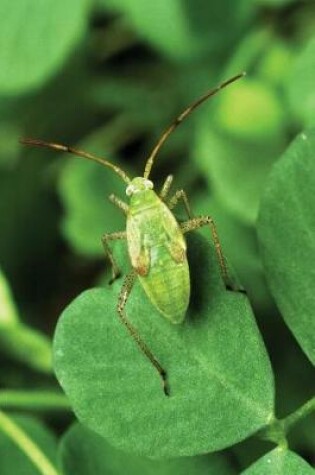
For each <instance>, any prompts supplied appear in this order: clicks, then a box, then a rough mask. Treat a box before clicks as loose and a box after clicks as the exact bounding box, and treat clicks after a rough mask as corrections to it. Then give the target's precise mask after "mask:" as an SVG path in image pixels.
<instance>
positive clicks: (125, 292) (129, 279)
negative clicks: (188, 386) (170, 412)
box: [117, 271, 169, 396]
mask: <svg viewBox="0 0 315 475" xmlns="http://www.w3.org/2000/svg"><path fill="white" fill-rule="evenodd" d="M136 277H137V274H136V272H135V271H131V272H130V273H129V274H127V275H126V277H125V279H124V283H123V286H122V288H121V291H120V294H119V298H118V305H117V311H118V315H119V317H120V320H121V322H122V323H123V324H124V325H125V327H126V328H127V330H128V332H129V334H130V336H131V337H132V338H133V339H134V340H135V342H136V343H137V345H138V347H139V348H140V350H141V351H142V353H144V355H145V356H146V357H147V358H148V359H149V360H150V362H151V363H152V365H153V366H154V368H155V369H156V370H157V372H158V373H159V375H160V377H161V380H162V386H163V391H164V394H165V396H169V388H168V385H167V379H166V371H165V370H164V369H163V368H162V366H161V365H160V363H159V362H158V360H157V359H156V358H155V356H154V355H153V353H152V352H151V351H150V350H149V348H148V347H147V345H146V344H145V343H144V341H143V340H142V339H141V337H140V335H139V333H138V332H137V330H136V329H135V328H134V326H133V325H132V324H131V323H130V322H129V320H128V319H127V317H126V315H125V313H124V308H125V305H126V303H127V300H128V297H129V295H130V293H131V290H132V287H133V285H134V282H135V280H136Z"/></svg>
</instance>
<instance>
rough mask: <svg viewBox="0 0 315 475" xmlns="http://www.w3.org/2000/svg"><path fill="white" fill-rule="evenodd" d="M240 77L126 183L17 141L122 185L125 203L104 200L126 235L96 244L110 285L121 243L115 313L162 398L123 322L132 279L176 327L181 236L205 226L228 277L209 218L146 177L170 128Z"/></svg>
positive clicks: (183, 299)
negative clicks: (126, 269) (116, 245)
mask: <svg viewBox="0 0 315 475" xmlns="http://www.w3.org/2000/svg"><path fill="white" fill-rule="evenodd" d="M244 75H245V73H240V74H238V75H236V76H233V77H232V78H230V79H228V80H227V81H225V82H223V83H221V84H220V85H219V86H217V87H216V88H214V89H211V90H210V91H208V92H207V93H206V94H204V95H203V96H201V97H200V98H199V99H198V100H197V101H195V102H193V103H192V104H191V105H190V106H189V107H188V108H187V109H185V110H184V112H182V113H181V114H180V115H179V116H178V117H177V118H176V119H175V121H174V122H173V123H172V124H171V125H170V126H169V127H168V128H167V129H166V130H165V131H164V133H163V134H162V136H161V137H160V139H159V140H158V142H157V144H156V145H155V147H154V148H153V150H152V152H151V154H150V156H149V158H148V159H147V162H146V165H145V169H144V174H143V177H136V178H133V179H131V178H129V176H128V175H127V174H126V173H125V172H124V171H123V170H122V169H121V168H119V167H118V166H116V165H114V164H113V163H110V162H109V161H107V160H105V159H103V158H99V157H96V156H95V155H92V154H90V153H87V152H84V151H82V150H77V149H75V148H73V147H68V146H66V145H61V144H56V143H49V142H44V141H42V140H36V139H29V138H27V139H23V140H21V143H23V144H25V145H33V146H40V147H47V148H50V149H53V150H57V151H60V152H68V153H71V154H74V155H77V156H79V157H83V158H86V159H88V160H93V161H95V162H98V163H100V164H101V165H103V166H106V167H109V168H111V169H112V170H113V171H114V172H115V173H117V174H118V175H119V176H120V178H121V179H122V180H123V181H124V182H125V183H126V185H127V188H126V194H127V196H128V197H129V200H130V201H129V204H127V203H125V202H124V201H122V200H121V199H120V198H118V197H116V196H115V195H110V197H109V199H110V201H111V202H112V203H113V204H114V205H116V206H117V207H118V208H119V209H120V210H121V211H122V212H123V213H124V214H125V215H126V219H127V225H126V230H125V231H119V232H114V233H111V234H104V236H103V237H102V242H103V246H104V250H105V252H106V254H107V256H108V258H109V261H110V263H111V267H112V281H114V280H115V279H116V278H117V277H118V276H119V274H120V272H119V269H118V266H117V264H116V262H115V259H114V256H113V253H112V250H111V248H110V245H109V243H110V241H113V240H118V239H120V240H127V245H128V252H129V256H130V261H131V265H132V271H131V272H130V273H129V274H127V275H126V276H125V278H124V281H123V285H122V288H121V291H120V294H119V298H118V304H117V312H118V315H119V317H120V320H121V322H122V323H123V324H124V325H125V327H126V328H127V330H128V332H129V334H130V335H131V337H132V338H133V339H134V340H135V342H136V343H137V345H138V346H139V348H140V349H141V351H142V352H143V353H144V355H145V356H146V357H147V358H148V359H149V360H150V362H151V363H152V365H153V366H154V368H155V369H156V370H157V372H158V373H159V375H160V378H161V380H162V384H163V390H164V393H165V395H167V396H168V395H169V388H168V384H167V375H166V371H165V369H164V368H163V367H162V366H161V364H160V363H159V361H158V360H157V358H156V357H155V356H154V355H153V353H152V352H151V350H150V349H149V348H148V346H147V345H146V343H145V342H144V341H143V340H142V339H141V337H140V335H139V333H138V331H137V330H136V329H135V328H134V326H133V325H132V324H131V323H130V322H129V320H128V319H127V317H126V315H125V312H124V309H125V306H126V303H127V300H128V297H129V295H130V293H131V290H132V287H133V285H134V282H135V280H136V278H137V277H138V279H139V281H140V283H141V285H142V287H143V288H144V290H145V292H146V294H147V296H148V298H149V299H150V301H151V302H152V304H153V305H154V306H155V307H156V308H157V309H158V311H159V312H160V313H161V314H162V315H163V316H164V317H165V318H167V319H168V320H169V321H170V322H171V323H173V324H179V323H181V322H182V321H183V320H184V318H185V314H186V310H187V307H188V304H189V298H190V278H189V266H188V262H187V257H186V242H185V237H184V235H185V234H186V233H188V232H189V231H193V230H195V229H198V228H200V227H202V226H209V227H210V230H211V234H212V239H213V241H214V244H215V250H216V254H217V258H218V262H219V265H220V269H221V274H222V277H223V280H224V282H225V285H226V287H227V288H229V277H228V272H227V267H226V264H225V259H224V256H223V252H222V249H221V244H220V241H219V238H218V234H217V231H216V226H215V223H214V221H213V219H212V218H211V216H200V217H193V216H192V214H191V211H190V206H189V202H188V199H187V196H186V194H185V192H184V190H178V191H176V193H175V194H174V195H173V196H172V197H171V198H170V199H168V194H169V191H170V187H171V184H172V181H173V176H172V175H169V176H167V178H166V180H165V182H164V184H163V186H162V189H161V191H160V192H159V193H156V192H155V191H153V182H152V181H151V180H149V176H150V173H151V169H152V166H153V164H154V160H155V158H156V156H157V154H158V152H159V151H160V149H161V147H162V145H163V144H164V142H165V141H166V140H167V138H168V137H169V136H170V134H171V133H172V132H173V131H174V130H175V129H176V127H177V126H178V125H179V124H180V123H181V122H182V121H183V120H184V119H185V118H186V117H187V116H188V115H189V114H190V113H191V112H192V111H193V110H194V109H196V108H197V107H198V106H199V105H200V104H202V103H203V102H205V101H206V100H207V99H209V98H210V97H212V96H214V95H215V94H217V93H218V92H219V91H221V90H222V89H223V88H225V87H226V86H228V85H229V84H232V83H233V82H234V81H236V80H238V79H240V78H242V77H243V76H244ZM180 200H182V202H183V204H184V207H185V210H186V213H187V215H188V220H187V221H185V222H183V223H179V222H178V221H177V220H176V218H175V216H174V215H173V213H172V210H173V208H174V207H175V206H176V205H177V203H178V202H179V201H180Z"/></svg>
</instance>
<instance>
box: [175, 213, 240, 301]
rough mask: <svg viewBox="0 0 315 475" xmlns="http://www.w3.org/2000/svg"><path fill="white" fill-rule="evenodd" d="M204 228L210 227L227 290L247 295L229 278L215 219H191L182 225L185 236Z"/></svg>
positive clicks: (202, 217) (204, 217)
mask: <svg viewBox="0 0 315 475" xmlns="http://www.w3.org/2000/svg"><path fill="white" fill-rule="evenodd" d="M202 226H209V227H210V230H211V235H212V240H213V242H214V247H215V251H216V255H217V259H218V262H219V266H220V270H221V275H222V279H223V282H224V284H225V287H226V289H227V290H234V291H237V292H242V293H245V291H244V290H243V289H240V288H239V287H237V286H235V284H233V283H232V282H233V281H232V279H231V278H230V276H229V273H228V270H227V265H226V261H225V258H224V254H223V251H222V247H221V243H220V240H219V236H218V232H217V228H216V225H215V222H214V220H213V218H212V217H211V216H199V217H197V218H193V219H190V220H189V221H186V222H184V223H182V224H181V229H182V231H183V233H184V234H185V233H188V232H189V231H194V230H195V229H199V228H201V227H202Z"/></svg>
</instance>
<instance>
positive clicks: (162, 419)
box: [54, 235, 273, 458]
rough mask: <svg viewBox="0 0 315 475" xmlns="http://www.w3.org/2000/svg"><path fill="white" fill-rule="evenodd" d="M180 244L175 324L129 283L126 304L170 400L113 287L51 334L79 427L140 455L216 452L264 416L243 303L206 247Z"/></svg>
mask: <svg viewBox="0 0 315 475" xmlns="http://www.w3.org/2000/svg"><path fill="white" fill-rule="evenodd" d="M197 238H198V239H197ZM188 247H189V262H190V267H191V278H192V295H191V300H190V308H189V311H188V313H187V316H186V320H185V322H184V323H183V324H182V325H179V326H172V325H171V324H170V323H169V322H168V321H166V320H165V319H163V317H161V315H160V314H159V313H158V312H157V311H156V310H155V309H154V308H153V306H152V304H151V303H150V301H149V300H148V298H147V297H146V296H145V295H144V292H143V290H142V289H141V287H140V285H139V284H138V283H137V284H136V285H135V288H134V289H133V292H132V295H131V297H130V301H128V305H127V314H128V316H129V317H130V320H131V321H132V323H133V324H134V326H135V327H136V328H137V329H138V330H139V332H140V334H141V336H142V338H143V339H144V341H145V342H146V343H147V345H148V346H149V347H150V348H151V350H152V351H153V353H154V355H155V356H156V358H158V360H159V361H160V363H161V364H162V365H163V366H164V367H165V368H166V370H167V374H168V378H169V385H170V388H171V389H170V390H171V396H170V397H166V396H165V395H164V393H163V391H162V388H161V381H160V378H159V376H158V374H157V372H156V370H155V368H154V367H153V366H152V365H151V364H150V362H149V361H148V360H147V359H146V358H145V357H144V356H143V354H142V353H140V351H139V350H138V348H137V345H136V344H135V342H134V341H133V340H132V339H131V338H130V337H129V335H128V333H127V332H126V329H125V328H124V327H123V326H122V324H121V323H120V321H119V319H118V318H117V314H116V305H117V298H118V292H119V290H120V287H121V281H120V282H117V283H115V285H113V286H110V287H107V288H106V289H94V290H90V291H87V292H85V293H83V294H82V295H81V296H79V297H78V298H77V299H76V300H75V301H74V302H73V303H72V304H70V306H69V307H68V308H67V309H66V310H65V311H64V313H63V315H62V316H61V318H60V320H59V322H58V325H57V329H56V333H55V337H54V367H55V371H56V374H57V377H58V380H59V382H60V384H61V385H62V387H63V388H64V390H65V392H66V394H67V395H68V397H69V399H70V402H71V403H72V405H73V409H74V411H75V413H76V415H77V416H78V418H79V420H80V421H81V422H82V423H83V424H85V425H87V426H88V427H89V428H91V429H93V430H94V431H95V432H97V433H98V434H100V435H102V436H104V437H106V438H107V439H108V440H109V442H110V443H111V444H113V445H114V446H116V447H117V448H121V449H124V450H127V451H130V452H133V453H137V454H139V455H146V456H150V457H155V458H159V457H176V456H184V455H196V454H200V453H204V452H209V451H214V450H219V449H222V448H224V447H226V446H229V445H231V444H234V443H236V442H237V441H240V440H242V439H244V438H245V437H247V436H248V435H250V434H252V433H253V432H255V431H257V430H258V429H259V428H260V427H262V426H263V425H265V424H267V423H268V421H269V420H270V418H271V417H272V414H273V376H272V372H271V368H270V363H269V360H268V357H267V354H266V351H265V348H264V346H263V343H262V340H261V337H260V334H259V332H258V329H257V327H256V324H255V322H254V319H253V315H252V312H251V309H250V307H249V304H248V301H247V298H246V297H245V296H244V295H243V294H240V293H235V292H229V291H226V290H225V287H224V286H223V284H222V281H221V279H220V276H219V270H218V265H217V261H216V257H215V255H214V250H213V247H212V246H210V245H209V243H208V241H206V240H205V239H204V238H203V239H201V238H200V237H198V236H195V235H192V236H190V237H189V240H188ZM192 428H193V430H192Z"/></svg>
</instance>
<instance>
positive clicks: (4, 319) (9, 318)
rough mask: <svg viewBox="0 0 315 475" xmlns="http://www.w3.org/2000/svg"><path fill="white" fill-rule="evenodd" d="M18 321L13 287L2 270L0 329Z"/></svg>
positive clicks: (0, 280) (0, 272) (0, 279)
mask: <svg viewBox="0 0 315 475" xmlns="http://www.w3.org/2000/svg"><path fill="white" fill-rule="evenodd" d="M18 321H19V316H18V311H17V308H16V306H15V303H14V301H13V296H12V293H11V289H10V287H9V284H8V282H7V280H6V278H5V276H4V274H3V273H2V271H1V270H0V331H1V327H3V326H4V325H5V326H6V325H12V324H16V323H18Z"/></svg>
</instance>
